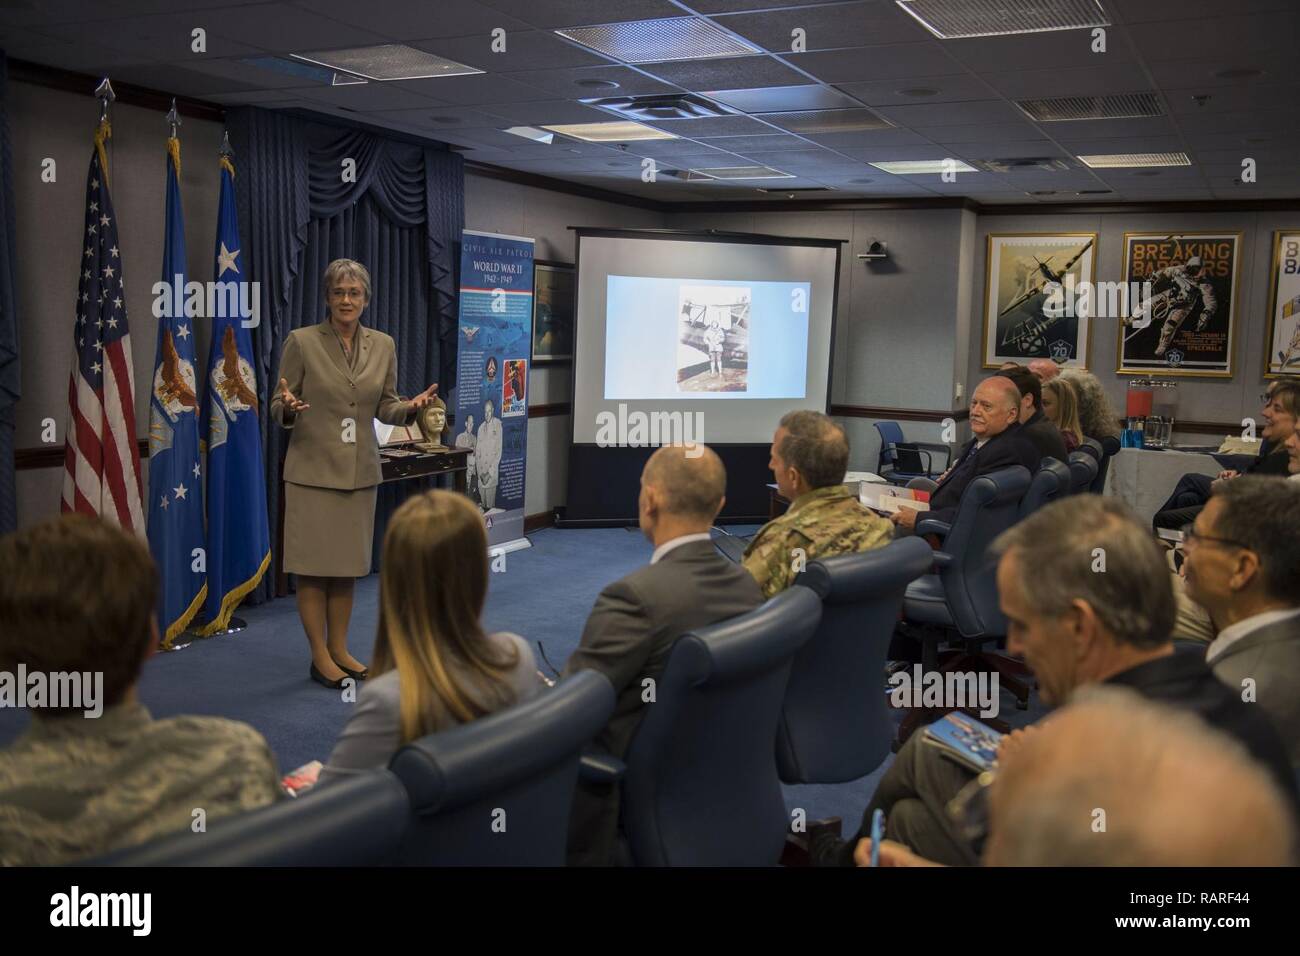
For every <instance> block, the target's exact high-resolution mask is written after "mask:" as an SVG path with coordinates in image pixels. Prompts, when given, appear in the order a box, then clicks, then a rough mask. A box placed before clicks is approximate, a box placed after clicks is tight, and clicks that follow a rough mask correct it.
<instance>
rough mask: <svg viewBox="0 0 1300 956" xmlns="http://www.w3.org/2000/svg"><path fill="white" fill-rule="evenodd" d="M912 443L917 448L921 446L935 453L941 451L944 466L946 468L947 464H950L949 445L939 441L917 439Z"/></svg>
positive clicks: (950, 451) (950, 449)
mask: <svg viewBox="0 0 1300 956" xmlns="http://www.w3.org/2000/svg"><path fill="white" fill-rule="evenodd" d="M913 444H915V445H916V447H917V448H918V449H921V448H925V449H929V450H930V451H932V452H934V453H936V454H938V453H939V452H943V467H944V468H947V467H948V466H949V465H951V464H952V448H951V447H950V446H948V445H944V444H941V443H939V442H932V441H918V442H913Z"/></svg>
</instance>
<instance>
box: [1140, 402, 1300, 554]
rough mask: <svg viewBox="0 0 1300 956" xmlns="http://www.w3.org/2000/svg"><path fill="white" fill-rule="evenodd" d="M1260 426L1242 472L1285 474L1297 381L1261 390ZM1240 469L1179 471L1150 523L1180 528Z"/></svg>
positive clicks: (1297, 405)
mask: <svg viewBox="0 0 1300 956" xmlns="http://www.w3.org/2000/svg"><path fill="white" fill-rule="evenodd" d="M1260 418H1261V419H1262V420H1263V423H1264V427H1263V428H1262V429H1261V430H1260V433H1259V437H1260V439H1261V443H1260V446H1259V455H1258V456H1257V457H1256V458H1255V460H1254V461H1253V462H1251V464H1250V466H1249V467H1247V469H1246V471H1245V472H1244V473H1245V474H1247V475H1286V474H1287V473H1288V471H1289V465H1290V457H1289V456H1288V454H1287V449H1286V440H1287V439H1288V438H1290V437H1291V436H1292V435H1293V434H1295V430H1296V421H1297V418H1300V385H1298V384H1296V383H1294V382H1289V381H1286V382H1274V383H1273V384H1272V385H1270V386H1269V389H1268V391H1267V392H1265V393H1264V408H1263V410H1262V411H1261V412H1260ZM1239 474H1242V473H1241V472H1237V471H1235V470H1233V469H1226V470H1224V471H1221V472H1219V475H1218V477H1217V478H1214V479H1211V478H1210V476H1209V475H1183V477H1182V478H1180V479H1178V484H1177V485H1175V486H1174V492H1173V494H1171V495H1170V496H1169V499H1168V500H1167V501H1166V502H1165V503H1164V504H1163V505H1161V506H1160V510H1159V511H1157V512H1156V515H1155V517H1154V518H1152V519H1151V523H1152V525H1153V526H1154V527H1156V528H1174V529H1177V528H1181V527H1183V526H1184V525H1187V524H1191V522H1192V519H1194V518H1195V517H1196V515H1197V513H1198V512H1199V511H1200V510H1201V508H1203V507H1205V502H1206V501H1207V500H1208V499H1209V497H1210V494H1211V493H1212V492H1213V490H1214V489H1215V488H1216V487H1220V486H1221V483H1223V482H1227V481H1231V480H1232V479H1233V478H1236V477H1237V476H1238V475H1239Z"/></svg>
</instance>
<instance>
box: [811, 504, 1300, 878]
mask: <svg viewBox="0 0 1300 956" xmlns="http://www.w3.org/2000/svg"><path fill="white" fill-rule="evenodd" d="M991 551H992V553H993V554H995V555H997V556H998V558H999V560H998V569H997V582H998V597H999V603H1000V606H1001V608H1002V612H1003V613H1004V614H1005V615H1006V618H1007V650H1008V651H1009V652H1010V653H1012V654H1018V655H1020V656H1023V657H1024V659H1025V663H1026V664H1028V665H1029V667H1030V668H1032V670H1033V671H1034V673H1035V675H1036V676H1037V677H1038V689H1039V693H1040V694H1041V695H1042V698H1043V703H1044V704H1046V705H1047V706H1049V707H1055V706H1059V705H1061V704H1064V703H1066V702H1067V701H1068V700H1069V699H1070V697H1071V696H1072V695H1073V694H1074V693H1075V691H1077V690H1079V689H1080V688H1082V687H1086V686H1090V685H1097V684H1107V685H1114V686H1119V687H1127V688H1130V689H1132V690H1134V691H1136V692H1137V693H1138V694H1140V695H1141V696H1143V697H1145V698H1147V699H1148V700H1154V701H1160V702H1163V703H1165V704H1168V705H1170V706H1172V707H1174V708H1176V709H1178V710H1183V711H1189V712H1191V713H1193V714H1196V715H1198V716H1200V717H1201V718H1202V719H1204V720H1205V721H1207V722H1208V723H1210V724H1211V725H1213V726H1215V727H1217V728H1218V729H1220V730H1223V731H1225V732H1226V733H1228V734H1229V735H1230V736H1232V737H1235V738H1236V739H1237V741H1238V742H1239V743H1241V744H1242V745H1243V746H1244V747H1245V748H1246V750H1247V751H1249V753H1250V754H1251V755H1252V756H1253V757H1254V758H1255V760H1256V761H1257V762H1258V763H1259V764H1260V765H1261V766H1263V767H1264V768H1265V769H1266V770H1268V771H1270V772H1271V774H1272V776H1274V777H1275V779H1276V780H1277V782H1278V785H1279V787H1281V788H1282V790H1283V791H1284V792H1285V793H1286V794H1287V796H1288V797H1289V798H1290V799H1291V801H1292V803H1293V804H1296V803H1297V802H1300V801H1297V798H1296V784H1295V778H1294V775H1293V773H1292V770H1291V766H1290V763H1289V761H1288V759H1287V753H1286V750H1285V748H1284V747H1283V745H1282V741H1281V740H1280V739H1279V737H1278V733H1277V730H1276V729H1274V727H1273V725H1272V723H1271V722H1270V721H1269V719H1268V717H1266V716H1265V714H1264V712H1263V710H1261V709H1260V708H1258V707H1256V706H1255V705H1253V704H1247V703H1243V701H1242V698H1241V695H1240V692H1239V691H1238V690H1237V689H1234V688H1230V687H1227V686H1226V685H1224V684H1222V683H1220V682H1219V681H1218V680H1216V679H1215V677H1214V674H1213V673H1211V671H1210V669H1209V668H1208V667H1207V666H1206V664H1205V661H1203V660H1202V659H1201V658H1200V656H1199V655H1197V654H1175V653H1174V648H1173V643H1172V641H1171V640H1170V631H1171V629H1172V628H1173V623H1174V596H1173V589H1172V587H1171V584H1170V575H1169V569H1168V566H1167V565H1166V563H1165V559H1164V555H1163V553H1162V551H1161V549H1160V547H1159V545H1157V544H1156V542H1155V539H1154V538H1153V537H1152V536H1151V533H1150V531H1148V530H1147V529H1146V528H1144V527H1143V526H1142V524H1141V522H1140V521H1138V520H1137V518H1136V517H1135V516H1134V514H1133V513H1132V511H1130V510H1129V508H1128V507H1127V506H1126V505H1124V504H1123V503H1122V502H1120V501H1119V500H1118V499H1116V498H1110V497H1104V496H1102V495H1076V496H1075V497H1073V498H1070V499H1069V500H1068V501H1058V502H1055V503H1053V504H1051V505H1048V506H1047V507H1045V508H1042V509H1040V510H1039V511H1038V512H1036V513H1035V514H1033V515H1031V516H1030V517H1028V518H1026V519H1025V520H1024V521H1021V522H1020V523H1018V524H1017V525H1016V526H1015V527H1013V528H1011V529H1010V530H1009V531H1006V532H1005V533H1003V534H1002V535H1001V536H999V537H998V538H997V539H996V540H995V541H994V543H993V545H992V548H991ZM1036 733H1039V731H1038V730H1037V729H1036V728H1035V727H1033V726H1031V727H1029V728H1027V729H1025V730H1022V731H1019V732H1015V733H1012V734H1011V735H1010V736H1007V737H1004V738H1003V740H1002V747H1003V749H1002V750H1001V751H999V761H1002V760H1003V759H1005V758H1006V757H1007V755H1008V754H1009V752H1010V751H1011V750H1012V749H1014V748H1016V747H1017V746H1023V745H1024V743H1025V740H1026V737H1027V736H1028V737H1032V736H1033V735H1035V734H1036ZM973 777H974V774H972V773H971V772H970V771H968V770H966V769H965V768H964V767H962V766H961V765H959V764H957V763H956V762H955V761H952V760H950V759H949V758H948V757H946V756H945V755H944V754H943V753H942V751H940V749H939V748H937V747H935V746H933V745H930V744H927V743H926V742H925V740H924V734H919V733H918V734H914V735H913V736H912V737H911V738H910V739H909V740H908V741H907V743H906V744H905V745H904V746H903V748H902V750H900V751H899V753H898V756H897V757H896V758H895V760H894V763H893V764H892V765H891V766H890V768H889V770H887V771H886V772H885V775H884V777H883V778H882V779H881V781H880V786H879V787H878V788H877V790H876V793H875V796H874V797H873V798H872V800H871V804H870V806H868V807H867V812H866V816H865V819H864V824H863V828H862V830H860V831H859V833H858V836H857V838H855V839H854V840H851V841H849V842H847V843H845V842H841V841H839V840H838V839H837V838H834V837H832V836H831V835H830V834H829V833H826V832H819V833H818V834H817V835H816V836H815V838H814V841H813V845H812V846H811V847H810V849H811V851H812V856H813V859H814V862H816V863H818V864H822V865H835V864H839V865H844V866H848V865H852V862H853V849H854V845H855V844H856V843H857V842H858V841H859V840H861V839H862V838H865V837H867V836H868V835H869V832H870V820H871V815H872V813H873V812H874V811H875V810H876V809H877V808H879V809H881V810H883V811H884V812H885V816H886V821H887V823H886V825H887V827H888V833H889V835H890V837H891V838H892V839H894V840H896V841H897V842H900V843H902V844H903V845H905V846H907V847H909V848H910V849H911V850H913V851H914V852H916V853H918V854H919V855H920V856H922V857H924V858H926V859H929V860H934V861H937V862H940V863H947V864H951V865H970V864H974V863H975V862H977V861H978V859H979V852H980V846H979V843H978V841H976V842H972V841H971V840H970V839H969V838H968V836H967V835H966V834H965V833H963V832H961V830H960V828H958V827H956V826H955V825H954V823H953V821H952V820H951V819H950V817H949V815H948V813H947V809H946V808H947V805H948V803H949V801H950V800H952V798H953V797H954V796H955V795H956V794H957V793H959V792H960V791H961V790H962V788H963V787H965V786H966V785H967V784H968V783H969V782H970V780H971V779H972V778H973Z"/></svg>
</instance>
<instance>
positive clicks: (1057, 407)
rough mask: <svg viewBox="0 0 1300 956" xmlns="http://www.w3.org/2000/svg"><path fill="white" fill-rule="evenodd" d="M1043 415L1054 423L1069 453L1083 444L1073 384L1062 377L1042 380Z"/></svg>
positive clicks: (1067, 453) (1077, 402)
mask: <svg viewBox="0 0 1300 956" xmlns="http://www.w3.org/2000/svg"><path fill="white" fill-rule="evenodd" d="M1043 417H1044V418H1046V419H1047V420H1048V421H1049V422H1051V423H1052V424H1053V425H1055V426H1056V427H1057V428H1058V429H1060V432H1061V440H1062V441H1063V442H1065V453H1066V455H1069V453H1070V452H1072V451H1074V450H1075V449H1076V448H1078V447H1079V446H1080V445H1082V444H1083V426H1082V425H1081V424H1080V423H1079V401H1078V399H1077V398H1075V395H1074V386H1073V385H1071V384H1070V383H1069V382H1068V381H1066V380H1065V379H1063V378H1053V379H1049V380H1047V381H1045V382H1043Z"/></svg>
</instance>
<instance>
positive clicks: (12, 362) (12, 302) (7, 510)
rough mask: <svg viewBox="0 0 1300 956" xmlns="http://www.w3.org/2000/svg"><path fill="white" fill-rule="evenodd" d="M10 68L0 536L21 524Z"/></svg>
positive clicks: (1, 97)
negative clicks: (16, 465) (16, 458)
mask: <svg viewBox="0 0 1300 956" xmlns="http://www.w3.org/2000/svg"><path fill="white" fill-rule="evenodd" d="M8 85H9V67H8V60H6V58H5V55H4V53H3V51H0V535H3V534H8V533H9V532H10V531H13V530H14V529H15V528H16V527H17V526H18V492H17V489H16V487H15V482H14V405H15V404H16V403H17V402H18V394H19V391H20V387H19V384H20V383H19V376H18V311H17V308H16V306H17V304H18V290H17V288H15V285H14V279H15V275H16V271H15V261H14V259H15V257H14V251H15V248H16V243H17V241H18V235H17V232H16V231H15V229H14V178H13V165H14V164H13V149H12V146H11V144H10V142H9V112H8V105H7V104H8Z"/></svg>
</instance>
